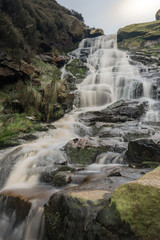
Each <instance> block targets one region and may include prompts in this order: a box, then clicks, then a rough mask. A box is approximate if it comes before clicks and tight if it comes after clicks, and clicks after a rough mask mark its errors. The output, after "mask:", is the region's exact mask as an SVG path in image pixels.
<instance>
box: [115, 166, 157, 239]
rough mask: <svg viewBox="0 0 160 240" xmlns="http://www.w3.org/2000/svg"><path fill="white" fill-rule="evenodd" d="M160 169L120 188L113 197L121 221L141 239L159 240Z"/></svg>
mask: <svg viewBox="0 0 160 240" xmlns="http://www.w3.org/2000/svg"><path fill="white" fill-rule="evenodd" d="M159 182H160V168H157V169H155V170H154V171H152V172H150V173H148V174H146V175H144V176H143V177H142V178H140V179H139V180H137V181H134V182H131V183H127V184H125V185H122V186H120V187H119V188H118V189H117V190H116V191H115V192H114V193H113V195H112V197H111V202H112V203H114V204H115V205H116V209H117V210H118V211H119V213H120V216H121V219H122V220H123V221H125V222H126V223H128V224H129V225H130V227H131V230H132V231H133V232H134V233H135V235H136V236H137V237H139V239H144V240H152V239H154V240H158V239H159V232H160V184H159Z"/></svg>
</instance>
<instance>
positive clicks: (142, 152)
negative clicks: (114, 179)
mask: <svg viewBox="0 0 160 240" xmlns="http://www.w3.org/2000/svg"><path fill="white" fill-rule="evenodd" d="M126 161H127V162H129V163H135V164H142V163H143V162H160V144H159V143H155V142H154V141H153V140H151V139H137V140H134V141H131V142H129V144H128V150H127V152H126Z"/></svg>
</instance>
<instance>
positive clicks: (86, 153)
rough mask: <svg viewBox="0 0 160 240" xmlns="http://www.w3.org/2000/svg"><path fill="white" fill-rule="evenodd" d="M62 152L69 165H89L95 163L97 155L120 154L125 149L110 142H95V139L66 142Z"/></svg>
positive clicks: (78, 139) (77, 139)
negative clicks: (65, 155)
mask: <svg viewBox="0 0 160 240" xmlns="http://www.w3.org/2000/svg"><path fill="white" fill-rule="evenodd" d="M64 150H65V152H66V154H67V156H68V158H69V162H70V163H71V164H80V165H89V164H91V163H93V162H95V161H96V157H97V156H98V155H99V154H101V153H106V152H119V153H121V152H123V151H124V150H125V147H124V146H121V145H117V143H113V142H111V141H105V140H97V138H88V139H87V138H76V139H73V140H71V141H70V142H68V143H67V144H66V145H65V147H64Z"/></svg>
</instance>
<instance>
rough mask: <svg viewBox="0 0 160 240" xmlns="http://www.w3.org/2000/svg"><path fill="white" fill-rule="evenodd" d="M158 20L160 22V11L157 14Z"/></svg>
mask: <svg viewBox="0 0 160 240" xmlns="http://www.w3.org/2000/svg"><path fill="white" fill-rule="evenodd" d="M156 20H157V21H158V20H160V9H159V10H158V11H157V12H156Z"/></svg>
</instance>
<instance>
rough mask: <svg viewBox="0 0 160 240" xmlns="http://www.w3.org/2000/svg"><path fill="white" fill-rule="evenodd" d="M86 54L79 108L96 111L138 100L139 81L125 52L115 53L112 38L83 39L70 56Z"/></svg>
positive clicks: (137, 74)
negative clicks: (89, 108) (84, 75)
mask: <svg viewBox="0 0 160 240" xmlns="http://www.w3.org/2000/svg"><path fill="white" fill-rule="evenodd" d="M84 54H87V55H88V56H87V59H86V61H87V67H88V68H89V74H88V76H87V77H86V78H85V79H84V81H83V82H82V83H81V84H79V85H78V89H79V91H80V93H81V107H91V106H92V107H97V106H102V105H106V104H109V103H111V102H114V101H117V100H119V99H133V98H138V97H140V96H142V91H143V88H142V79H141V77H140V75H139V69H138V68H137V66H134V65H131V64H130V62H129V61H130V60H129V58H128V56H127V53H126V52H122V51H120V50H118V49H117V41H116V36H115V35H111V36H102V37H98V38H95V39H84V40H83V41H82V42H81V44H80V46H79V49H78V50H76V51H75V52H74V55H75V56H76V58H81V59H83V58H84Z"/></svg>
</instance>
